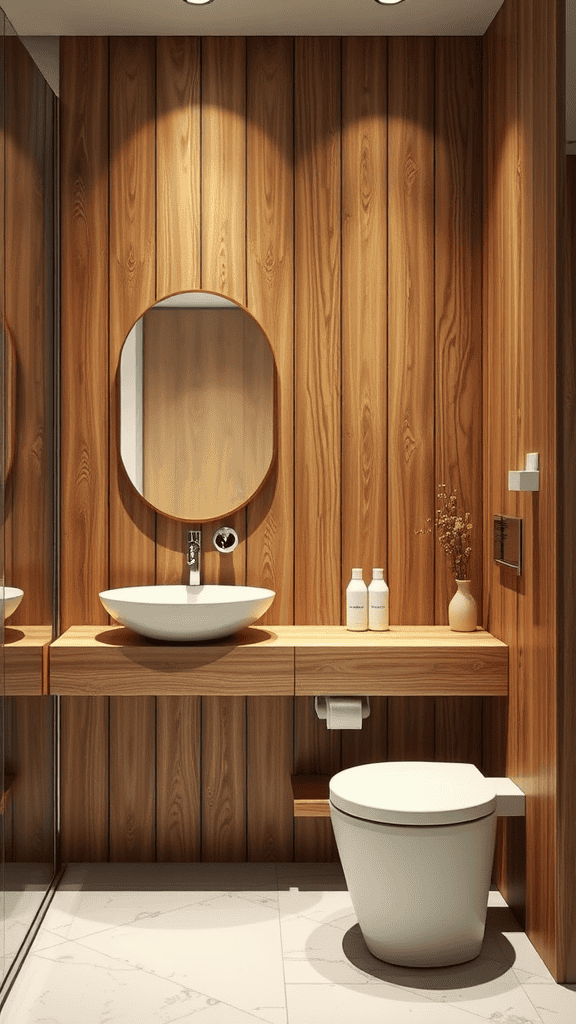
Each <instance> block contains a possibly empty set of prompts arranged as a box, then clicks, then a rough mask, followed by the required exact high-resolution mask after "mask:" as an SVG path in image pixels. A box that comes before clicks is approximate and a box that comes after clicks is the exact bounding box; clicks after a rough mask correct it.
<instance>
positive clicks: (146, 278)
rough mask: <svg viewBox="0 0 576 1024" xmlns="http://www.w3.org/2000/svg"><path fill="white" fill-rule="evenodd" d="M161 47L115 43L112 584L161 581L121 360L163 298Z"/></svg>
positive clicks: (143, 41)
mask: <svg viewBox="0 0 576 1024" xmlns="http://www.w3.org/2000/svg"><path fill="white" fill-rule="evenodd" d="M155 69H156V47H155V41H154V39H152V38H147V37H140V38H136V37H129V36H122V37H114V38H112V39H111V40H110V403H111V408H110V424H111V429H110V586H111V587H122V586H136V585H137V584H147V583H153V582H154V575H155V552H154V542H155V530H156V519H155V513H154V512H153V511H152V510H151V509H150V508H148V507H147V506H146V505H144V503H143V501H142V500H141V498H140V497H139V495H138V494H137V493H136V491H135V489H134V488H133V486H132V485H131V484H130V483H129V482H128V479H127V477H126V474H125V472H124V470H123V469H122V467H121V464H120V459H119V457H118V436H119V435H118V380H117V371H118V362H119V357H120V350H121V348H122V345H123V344H124V340H125V338H126V335H127V333H128V331H129V330H130V328H131V327H132V324H133V323H134V322H135V321H136V320H137V319H138V317H139V316H141V315H142V313H143V312H144V311H145V310H146V309H147V308H148V307H149V306H151V305H152V304H153V303H154V301H155V297H156V246H155V235H156V232H155V212H154V211H155V178H156V174H155V169H156V159H155V148H156V133H155V116H156V98H155V93H156V82H155Z"/></svg>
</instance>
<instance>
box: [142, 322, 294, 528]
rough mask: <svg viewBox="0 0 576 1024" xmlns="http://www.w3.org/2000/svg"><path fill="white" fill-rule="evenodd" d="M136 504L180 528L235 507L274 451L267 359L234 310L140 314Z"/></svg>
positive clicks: (270, 362)
mask: <svg viewBox="0 0 576 1024" xmlns="http://www.w3.org/2000/svg"><path fill="white" fill-rule="evenodd" d="M142 363H143V371H142V421H143V427H142V441H143V489H142V494H143V496H144V498H145V500H146V501H147V502H148V503H149V504H150V505H152V506H153V507H154V508H156V509H159V510H161V511H162V512H164V513H165V514H166V515H169V516H174V517H176V518H178V519H182V520H184V521H186V522H195V523H199V522H206V521H208V522H211V521H214V520H215V519H217V518H219V517H220V516H222V515H223V514H224V515H230V514H231V513H232V512H233V511H234V510H236V509H238V508H239V507H241V506H245V505H246V504H247V502H248V501H249V500H250V498H252V497H253V495H254V494H255V493H256V491H257V490H258V489H259V488H260V487H261V486H262V482H263V480H264V479H265V478H266V476H267V474H268V472H269V470H270V466H271V463H272V458H273V454H274V405H275V403H274V359H273V356H272V351H271V349H270V345H269V342H268V340H267V338H266V336H265V334H264V333H263V331H262V330H261V328H260V326H259V325H258V324H257V323H256V322H255V321H254V320H253V319H252V317H250V316H248V315H247V313H246V312H245V311H244V310H243V309H172V308H170V309H151V310H148V312H147V313H146V314H145V315H144V318H143V339H142Z"/></svg>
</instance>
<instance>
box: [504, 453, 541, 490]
mask: <svg viewBox="0 0 576 1024" xmlns="http://www.w3.org/2000/svg"><path fill="white" fill-rule="evenodd" d="M508 490H509V491H539V490H540V472H539V469H538V452H530V454H529V455H527V456H526V469H519V470H517V471H515V470H511V471H510V472H509V473H508Z"/></svg>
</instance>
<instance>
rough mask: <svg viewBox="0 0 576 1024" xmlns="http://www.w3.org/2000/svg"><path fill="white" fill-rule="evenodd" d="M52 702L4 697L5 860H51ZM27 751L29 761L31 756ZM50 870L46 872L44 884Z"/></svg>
mask: <svg viewBox="0 0 576 1024" xmlns="http://www.w3.org/2000/svg"><path fill="white" fill-rule="evenodd" d="M52 713H53V701H50V700H48V699H46V698H43V697H31V696H28V697H7V698H6V701H5V707H4V761H5V770H6V772H7V773H8V774H9V775H12V776H13V782H12V786H11V789H10V797H11V800H10V807H9V809H8V814H9V816H10V819H11V821H10V825H9V830H8V837H7V838H8V842H7V843H6V846H5V851H4V855H5V860H6V861H7V862H13V863H36V864H40V863H44V864H46V865H47V867H48V868H50V867H51V865H52V862H53V856H54V801H53V788H52V784H53V751H52ZM32 752H33V756H31V755H32ZM50 875H51V871H50V870H48V871H47V881H48V879H49V878H50Z"/></svg>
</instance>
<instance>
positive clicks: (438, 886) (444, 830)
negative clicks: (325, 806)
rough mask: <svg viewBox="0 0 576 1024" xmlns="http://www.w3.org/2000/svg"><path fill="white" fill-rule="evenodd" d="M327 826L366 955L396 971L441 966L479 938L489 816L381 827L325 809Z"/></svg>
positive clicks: (471, 952) (470, 953) (492, 824)
mask: <svg viewBox="0 0 576 1024" xmlns="http://www.w3.org/2000/svg"><path fill="white" fill-rule="evenodd" d="M330 813H331V817H332V826H333V829H334V835H335V838H336V844H337V846H338V852H339V854H340V860H341V862H342V868H343V871H344V875H345V878H346V884H347V886H348V890H349V892H350V898H351V900H352V904H353V906H354V910H355V912H356V916H357V918H358V923H359V925H360V929H361V931H362V934H363V936H364V940H365V942H366V945H367V946H368V949H369V950H370V952H371V953H372V954H373V955H374V956H376V957H377V958H378V959H379V960H384V961H386V962H388V963H391V964H397V965H399V966H401V967H448V966H452V965H455V964H461V963H466V962H467V961H469V960H473V959H474V957H476V956H478V955H479V953H480V950H481V948H482V942H483V940H484V926H485V923H486V911H487V905H488V891H489V889H490V876H491V872H492V861H493V858H494V844H495V839H496V820H497V817H496V812H495V811H494V812H493V813H492V814H490V815H487V816H486V817H484V818H480V819H478V820H477V821H470V822H463V823H458V824H455V825H437V826H431V827H428V826H425V827H422V826H411V825H387V824H382V823H379V822H378V823H376V822H372V821H364V820H362V819H358V818H354V817H353V816H352V815H349V814H346V813H344V812H343V811H340V810H339V809H338V808H336V807H334V806H333V805H332V804H331V807H330Z"/></svg>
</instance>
